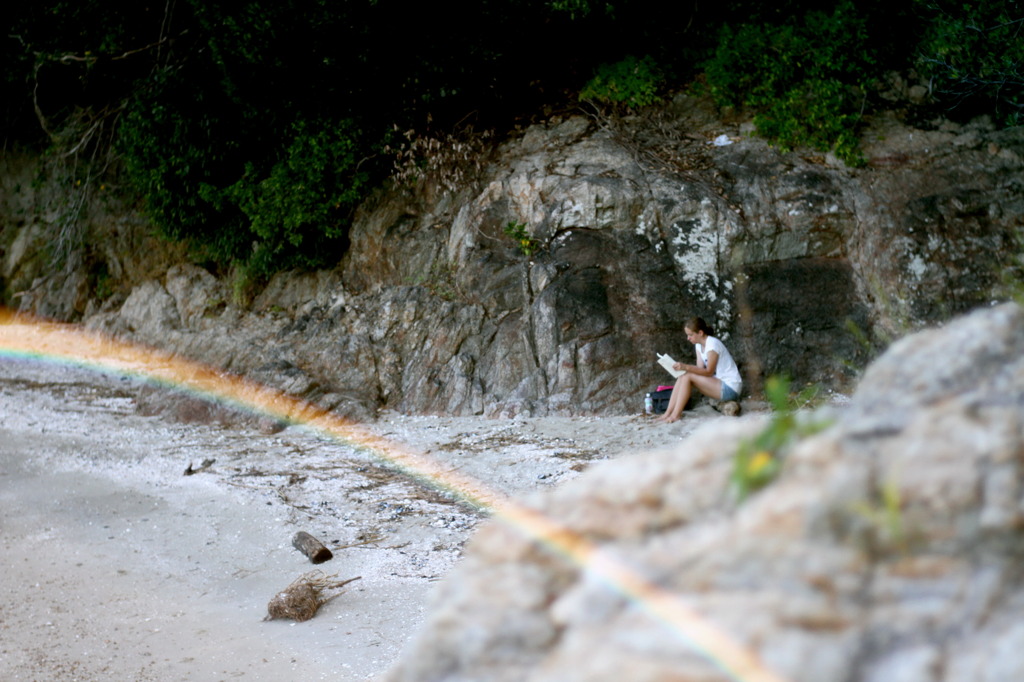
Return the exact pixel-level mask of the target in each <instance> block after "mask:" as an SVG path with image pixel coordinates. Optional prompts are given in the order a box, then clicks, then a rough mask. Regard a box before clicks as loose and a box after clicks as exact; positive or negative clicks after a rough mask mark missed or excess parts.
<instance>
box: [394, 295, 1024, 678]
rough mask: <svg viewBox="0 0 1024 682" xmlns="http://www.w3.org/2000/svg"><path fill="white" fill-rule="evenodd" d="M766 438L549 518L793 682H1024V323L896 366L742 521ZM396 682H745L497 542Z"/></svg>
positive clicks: (592, 487)
mask: <svg viewBox="0 0 1024 682" xmlns="http://www.w3.org/2000/svg"><path fill="white" fill-rule="evenodd" d="M764 423H765V422H764V421H763V419H754V418H743V419H740V420H721V421H718V422H715V423H714V424H712V425H709V427H708V428H706V429H703V430H701V431H698V432H697V433H696V434H695V435H694V436H693V437H692V438H691V439H690V440H688V441H687V442H685V443H684V444H683V445H682V446H681V447H680V448H679V449H678V450H677V451H674V452H661V453H655V454H638V455H637V456H634V457H628V458H624V459H619V460H617V461H609V462H608V463H607V465H606V466H603V467H597V468H595V469H594V470H592V471H590V472H588V473H587V474H586V475H584V476H582V477H580V478H579V479H577V480H575V481H572V482H570V483H569V484H567V485H566V486H565V487H563V488H561V489H558V490H556V491H555V492H554V493H553V494H551V495H550V496H548V497H545V498H544V499H543V500H542V501H541V503H540V504H541V507H542V509H543V510H544V511H545V512H546V513H547V514H548V515H550V517H552V518H554V519H558V520H559V521H561V522H562V523H564V524H566V525H567V526H568V527H569V528H571V529H573V530H574V531H576V532H578V533H579V534H581V535H582V536H583V537H585V538H587V539H588V540H590V541H592V542H594V543H596V544H597V545H599V546H600V547H601V548H602V550H603V551H605V552H607V553H608V554H610V555H611V556H614V557H617V558H619V559H621V560H622V561H624V562H626V563H628V564H629V565H630V566H632V567H633V568H634V569H635V570H636V571H637V573H639V574H641V575H643V576H645V577H647V579H649V580H651V581H652V582H653V583H655V584H656V585H658V586H660V587H663V588H664V589H666V590H668V591H670V592H671V593H674V594H676V595H678V596H681V597H682V598H683V599H684V600H685V601H686V602H687V603H688V604H689V605H691V606H692V608H693V609H694V610H695V611H696V613H698V614H701V615H702V616H704V617H705V618H706V619H707V620H708V621H709V622H711V623H713V624H714V625H715V626H717V627H719V628H721V629H722V630H723V631H725V632H726V633H729V635H730V636H731V637H733V638H734V639H735V640H736V641H737V642H738V643H739V644H741V645H742V646H745V647H747V648H748V649H749V650H750V651H751V652H752V653H753V654H754V655H756V656H757V657H758V658H759V659H760V660H761V661H762V662H763V663H764V665H766V666H767V667H768V668H769V669H770V670H772V671H773V672H774V673H775V674H777V675H778V676H780V677H781V678H783V679H786V680H791V681H793V682H827V681H832V680H842V681H846V682H853V681H864V682H973V681H978V682H981V681H996V680H999V681H1003V680H1024V620H1022V619H1021V618H1020V614H1021V613H1022V612H1024V571H1022V568H1021V567H1022V566H1024V564H1022V559H1024V532H1022V521H1024V310H1022V309H1021V308H1020V307H1018V306H1016V305H1013V304H1008V305H1003V306H1000V307H997V308H992V309H988V310H984V311H980V312H977V313H974V314H972V315H970V316H968V317H965V318H961V319H959V320H956V321H954V322H953V323H951V324H949V325H948V326H946V327H944V328H942V329H937V330H929V331H925V332H922V333H919V334H916V335H913V336H910V337H907V338H905V339H904V340H902V341H901V342H899V343H897V344H895V345H894V346H893V347H892V348H891V349H890V350H889V351H888V352H887V353H886V354H885V355H884V356H882V357H881V358H880V359H879V360H878V361H877V362H876V363H874V365H872V367H871V368H870V369H869V370H868V372H867V374H866V375H865V376H864V378H863V380H862V382H861V383H860V386H859V388H858V390H857V392H856V394H855V396H854V399H853V402H852V404H851V405H850V407H849V408H847V409H845V410H844V411H842V412H841V413H838V414H836V415H835V421H834V423H833V424H832V426H831V427H829V428H828V429H826V430H825V431H823V432H820V433H818V434H817V435H816V436H810V437H807V438H805V439H804V440H802V441H800V442H799V443H798V444H797V445H796V446H794V447H793V449H791V450H790V454H789V456H788V458H787V460H786V462H785V466H784V467H783V470H782V472H781V474H780V476H779V477H778V478H777V479H776V480H775V481H774V482H773V483H771V484H770V485H769V486H768V487H767V488H765V489H764V490H762V491H761V492H759V493H756V494H754V495H753V496H752V497H750V498H748V500H747V501H746V502H745V503H742V504H739V505H737V504H736V502H735V499H734V498H733V497H732V496H731V495H730V493H729V484H728V478H729V475H730V472H731V466H732V455H733V453H734V452H735V451H736V448H737V444H738V443H739V442H740V441H741V439H743V438H745V437H749V436H750V435H751V434H754V433H756V432H757V431H758V430H759V429H761V428H762V427H763V425H764ZM385 679H386V680H387V681H388V682H404V681H408V680H417V681H422V680H473V681H475V682H486V681H505V680H507V681H509V682H513V681H515V682H521V681H523V680H532V681H540V680H544V681H548V680H550V681H552V682H554V681H556V680H557V681H558V682H572V681H581V682H582V681H584V680H585V681H586V682H598V681H605V680H607V681H609V682H611V681H615V682H620V681H622V680H629V681H630V682H654V681H657V682H665V681H666V680H672V681H674V682H689V681H693V682H697V681H700V682H711V681H714V680H725V679H728V678H727V677H726V676H725V673H723V672H722V671H721V670H720V669H719V668H717V667H715V666H714V665H713V664H712V663H711V662H709V661H708V660H707V659H706V658H705V657H703V656H702V655H701V654H700V653H699V652H697V651H694V650H693V649H691V648H690V646H689V645H688V643H687V641H686V639H685V638H684V637H682V636H681V635H680V634H679V633H678V632H676V631H674V630H673V629H672V628H670V627H667V626H666V625H665V623H664V622H662V621H659V620H657V619H655V618H654V617H652V615H651V614H650V612H649V611H648V610H646V609H645V608H644V607H643V605H640V604H637V603H636V602H634V601H632V600H630V599H629V598H627V597H626V596H624V595H623V593H622V592H620V591H618V590H616V589H611V588H609V587H608V585H607V584H606V583H605V582H603V580H602V579H601V578H600V577H599V576H597V575H595V574H594V572H593V571H587V570H581V569H580V567H579V566H576V565H573V564H572V563H570V562H569V561H568V560H566V559H565V558H564V557H563V556H562V555H559V554H555V553H553V552H551V551H550V550H548V549H546V548H545V547H542V546H540V545H539V544H538V543H536V542H533V541H531V539H530V538H528V537H525V536H524V535H523V534H522V533H521V532H520V531H519V530H518V529H516V528H513V527H510V526H508V525H505V524H503V523H501V522H499V521H493V522H491V523H490V524H489V525H488V526H486V527H485V528H484V529H483V530H481V531H480V532H479V533H478V535H477V536H476V537H475V538H474V540H473V542H472V543H471V546H470V549H469V551H468V553H467V556H466V558H465V560H464V561H463V563H462V564H461V565H460V566H459V567H458V568H457V569H456V570H455V571H454V572H453V573H452V574H450V575H449V577H448V578H447V580H446V581H445V583H444V584H443V585H442V586H441V587H440V589H439V590H438V592H437V594H436V598H435V602H434V604H433V610H432V613H431V615H430V617H429V618H428V621H427V623H426V626H425V627H424V628H423V630H422V632H421V633H420V634H419V636H418V638H417V639H416V640H415V641H414V642H413V644H412V646H411V647H410V649H409V650H408V651H407V652H406V653H405V655H404V657H403V659H402V660H401V661H400V663H399V664H398V665H397V666H396V667H395V668H393V669H392V670H391V671H390V673H389V674H388V675H387V676H386V678H385Z"/></svg>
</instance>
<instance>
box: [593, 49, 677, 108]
mask: <svg viewBox="0 0 1024 682" xmlns="http://www.w3.org/2000/svg"><path fill="white" fill-rule="evenodd" d="M664 80H665V76H664V74H663V73H662V70H661V69H660V68H659V67H658V65H657V63H656V62H655V61H654V59H653V58H652V57H650V56H645V57H642V58H640V59H637V58H636V57H634V56H632V55H631V56H628V57H626V58H625V59H623V60H622V61H620V62H616V63H614V64H602V65H601V66H599V67H598V68H597V69H596V71H595V73H594V77H593V78H591V79H590V81H589V82H588V83H587V84H586V86H584V88H583V90H582V91H580V100H581V101H588V100H589V101H593V102H599V103H601V104H611V105H622V106H625V107H628V108H630V109H639V108H641V107H646V106H650V105H651V104H656V103H657V102H660V101H661V97H659V96H658V89H659V88H660V87H661V86H662V84H663V83H664Z"/></svg>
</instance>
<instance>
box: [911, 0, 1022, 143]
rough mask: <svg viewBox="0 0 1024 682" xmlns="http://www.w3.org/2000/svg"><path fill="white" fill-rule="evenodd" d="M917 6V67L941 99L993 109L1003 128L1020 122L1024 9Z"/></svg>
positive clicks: (999, 2)
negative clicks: (920, 27)
mask: <svg viewBox="0 0 1024 682" xmlns="http://www.w3.org/2000/svg"><path fill="white" fill-rule="evenodd" d="M916 7H917V10H918V12H919V13H920V14H921V15H922V17H923V18H924V22H923V23H924V25H925V27H926V28H925V32H924V35H923V36H922V39H921V42H920V44H919V46H918V51H919V54H918V58H917V68H918V70H919V71H920V72H921V74H922V75H924V76H926V77H928V78H930V79H931V81H932V84H933V88H934V90H935V92H936V93H937V94H938V95H939V96H940V98H942V99H945V100H947V101H948V102H949V103H950V104H951V106H952V107H953V108H954V109H955V108H957V107H960V106H963V105H967V104H968V103H973V104H976V105H977V106H976V107H971V106H967V107H966V108H967V110H968V111H969V112H970V111H971V109H980V110H982V111H989V112H991V111H993V110H994V111H995V114H996V116H997V118H998V119H999V121H1000V122H1001V123H1002V124H1004V125H1007V126H1012V125H1020V124H1021V123H1024V6H1022V5H1021V3H1019V2H1016V1H1015V0H984V1H982V2H977V3H962V2H950V1H949V0H917V2H916ZM971 113H973V112H971Z"/></svg>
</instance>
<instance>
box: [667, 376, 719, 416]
mask: <svg viewBox="0 0 1024 682" xmlns="http://www.w3.org/2000/svg"><path fill="white" fill-rule="evenodd" d="M693 386H696V387H697V390H698V391H700V392H701V393H703V394H704V395H706V396H708V397H709V398H714V399H716V400H721V398H722V380H721V379H717V378H715V377H704V376H700V375H698V374H684V375H682V376H681V377H679V378H678V379H677V380H676V385H675V387H674V388H673V389H672V398H671V399H669V401H668V409H666V410H665V414H663V415H662V416H661V417H659V418H658V421H659V422H662V423H665V424H671V423H672V422H676V421H679V418H680V417H681V416H682V415H683V410H685V409H686V403H688V402H690V391H691V387H693Z"/></svg>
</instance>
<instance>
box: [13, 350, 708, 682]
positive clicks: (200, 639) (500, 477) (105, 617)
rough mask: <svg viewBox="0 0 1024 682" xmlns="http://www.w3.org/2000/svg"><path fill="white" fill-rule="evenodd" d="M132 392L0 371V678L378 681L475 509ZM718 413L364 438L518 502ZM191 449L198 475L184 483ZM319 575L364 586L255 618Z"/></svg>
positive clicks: (353, 459)
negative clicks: (316, 547)
mask: <svg viewBox="0 0 1024 682" xmlns="http://www.w3.org/2000/svg"><path fill="white" fill-rule="evenodd" d="M135 389H136V385H135V384H134V383H133V382H132V381H129V380H126V379H119V378H112V377H105V376H102V375H97V374H94V373H90V372H86V371H84V370H78V369H71V368H67V367H60V366H54V365H44V364H41V363H28V362H23V361H14V360H10V359H0V553H2V557H3V558H2V565H3V571H2V574H0V679H3V680H108V679H132V680H172V679H173V680H189V679H196V680H210V679H231V678H244V679H253V680H282V679H302V680H315V679H332V680H338V679H345V680H363V679H368V678H372V677H373V676H374V675H375V674H377V673H380V672H381V671H383V670H385V669H386V668H387V667H388V666H389V665H390V663H391V662H392V661H393V660H394V659H395V658H396V656H397V655H398V654H399V652H400V650H401V648H402V647H403V646H404V644H405V642H406V641H407V640H408V639H409V637H410V636H411V635H412V633H413V632H414V631H415V629H416V627H417V626H418V625H419V624H420V623H421V622H422V620H423V615H424V608H425V605H426V602H427V599H428V597H429V593H430V591H431V589H432V587H433V585H434V583H435V582H436V581H437V580H438V579H440V578H441V577H443V576H444V575H445V574H446V573H447V571H448V570H449V569H450V568H451V566H452V565H453V564H454V563H455V562H456V561H458V558H459V556H460V553H461V548H462V546H463V544H464V543H465V541H466V539H467V537H468V536H469V535H470V533H471V532H472V531H473V529H474V528H475V526H476V525H477V524H478V523H479V521H480V520H481V519H482V518H484V516H483V515H482V514H480V513H479V512H478V511H477V510H474V509H472V508H469V507H467V506H464V505H461V504H456V503H454V502H453V501H452V500H451V499H450V498H447V497H446V496H444V495H442V494H439V493H437V492H436V491H433V490H430V489H427V488H424V487H422V486H421V485H419V484H417V483H416V482H414V481H412V480H410V479H408V478H406V477H404V476H401V475H397V474H396V473H395V472H393V471H391V470H389V469H388V468H387V467H386V463H385V462H381V461H379V460H376V459H375V458H374V456H373V454H372V453H369V452H361V451H359V450H357V449H355V448H352V447H350V446H348V445H345V444H340V443H336V442H333V441H330V440H327V439H324V438H320V437H318V436H317V435H315V434H313V433H310V432H308V431H306V430H304V429H301V428H298V427H291V428H289V429H287V430H285V431H283V432H281V433H278V434H275V435H272V436H267V435H260V434H258V433H256V432H254V431H252V430H249V429H232V428H223V427H219V426H196V425H184V424H174V423H168V422H166V421H164V420H162V419H160V418H154V417H140V416H138V415H136V414H135V411H134V404H133V400H132V397H131V396H132V395H134V392H135ZM638 398H639V397H638ZM721 418H724V417H719V416H718V415H717V413H715V412H714V411H712V410H710V408H702V409H701V410H698V411H697V412H696V413H686V415H685V416H684V418H683V420H682V421H680V422H679V423H677V424H672V425H668V426H664V425H655V424H653V423H651V421H650V420H648V419H646V418H644V417H643V416H641V415H639V414H638V415H637V416H634V417H612V418H571V419H570V418H543V419H526V418H519V419H514V420H488V419H482V418H444V417H404V416H400V415H385V417H384V418H382V419H381V420H380V421H379V422H378V424H377V425H376V426H375V427H374V429H375V430H376V431H377V432H378V433H380V434H383V435H385V436H387V437H389V438H391V439H394V440H397V441H401V442H404V443H406V444H409V445H412V446H414V447H416V448H418V449H421V450H424V451H427V452H429V453H430V454H431V455H432V456H435V457H437V458H439V459H442V460H443V461H445V462H446V463H447V464H448V466H450V467H451V468H452V469H453V470H456V471H458V472H460V473H462V474H466V475H469V476H472V477H474V478H476V479H478V480H481V481H484V482H486V483H487V484H489V485H490V486H492V487H493V488H496V489H498V490H500V491H502V492H504V493H506V494H509V495H513V496H517V497H525V496H528V495H529V494H531V493H532V492H533V491H536V490H540V489H543V488H545V487H548V486H553V485H557V484H558V483H559V482H561V481H564V480H567V479H568V478H571V477H574V476H577V475H579V472H581V471H582V470H584V469H586V468H587V467H588V466H590V465H591V464H592V462H593V461H595V460H600V459H606V458H610V457H622V456H630V455H632V454H635V453H641V452H646V451H650V450H653V449H660V448H663V447H669V446H673V445H675V444H677V443H678V442H679V441H680V440H682V439H683V438H684V437H685V436H686V435H688V434H689V433H690V432H692V431H693V429H694V428H696V427H697V426H698V425H699V424H701V423H703V422H705V421H708V420H711V419H721ZM207 458H211V459H215V460H216V462H215V464H214V465H213V466H212V467H211V468H210V469H208V470H206V471H203V472H201V473H197V474H195V475H191V476H185V475H183V473H184V471H185V468H186V467H187V466H188V465H189V464H190V463H191V464H192V465H193V466H194V467H196V466H199V464H200V462H202V461H203V460H204V459H207ZM299 530H305V531H307V532H309V533H312V534H313V535H314V536H316V537H318V538H319V539H320V540H322V541H323V542H324V543H325V544H327V545H328V546H329V547H331V548H332V550H333V551H334V554H335V558H334V559H333V560H332V561H330V562H327V563H325V564H321V565H320V566H319V567H316V566H313V565H311V564H310V563H309V561H308V560H307V559H306V557H304V556H303V555H302V554H300V553H299V552H298V551H296V550H295V549H294V548H292V546H291V538H292V536H293V535H294V534H295V532H297V531H299ZM346 545H353V546H350V547H347V548H345V547H344V546H346ZM316 568H319V569H321V570H323V571H324V572H325V573H328V574H336V575H337V576H338V579H344V578H350V577H354V576H361V580H358V581H356V582H354V583H351V584H350V585H348V586H347V587H346V588H344V592H343V593H342V594H341V595H340V596H338V597H337V598H336V599H334V600H332V601H329V602H328V603H327V604H325V605H324V606H323V607H322V608H321V609H320V611H319V613H318V614H317V616H316V617H315V618H313V619H312V620H309V621H306V622H303V623H294V622H292V621H271V622H263V621H262V618H263V616H264V615H265V614H266V607H267V602H268V601H269V600H270V598H271V597H273V596H274V594H275V593H277V592H278V591H280V590H282V589H284V588H285V587H287V586H288V584H289V583H291V582H292V581H293V580H294V579H295V578H297V577H299V576H300V575H302V574H303V573H305V572H307V571H310V570H315V569H316Z"/></svg>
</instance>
